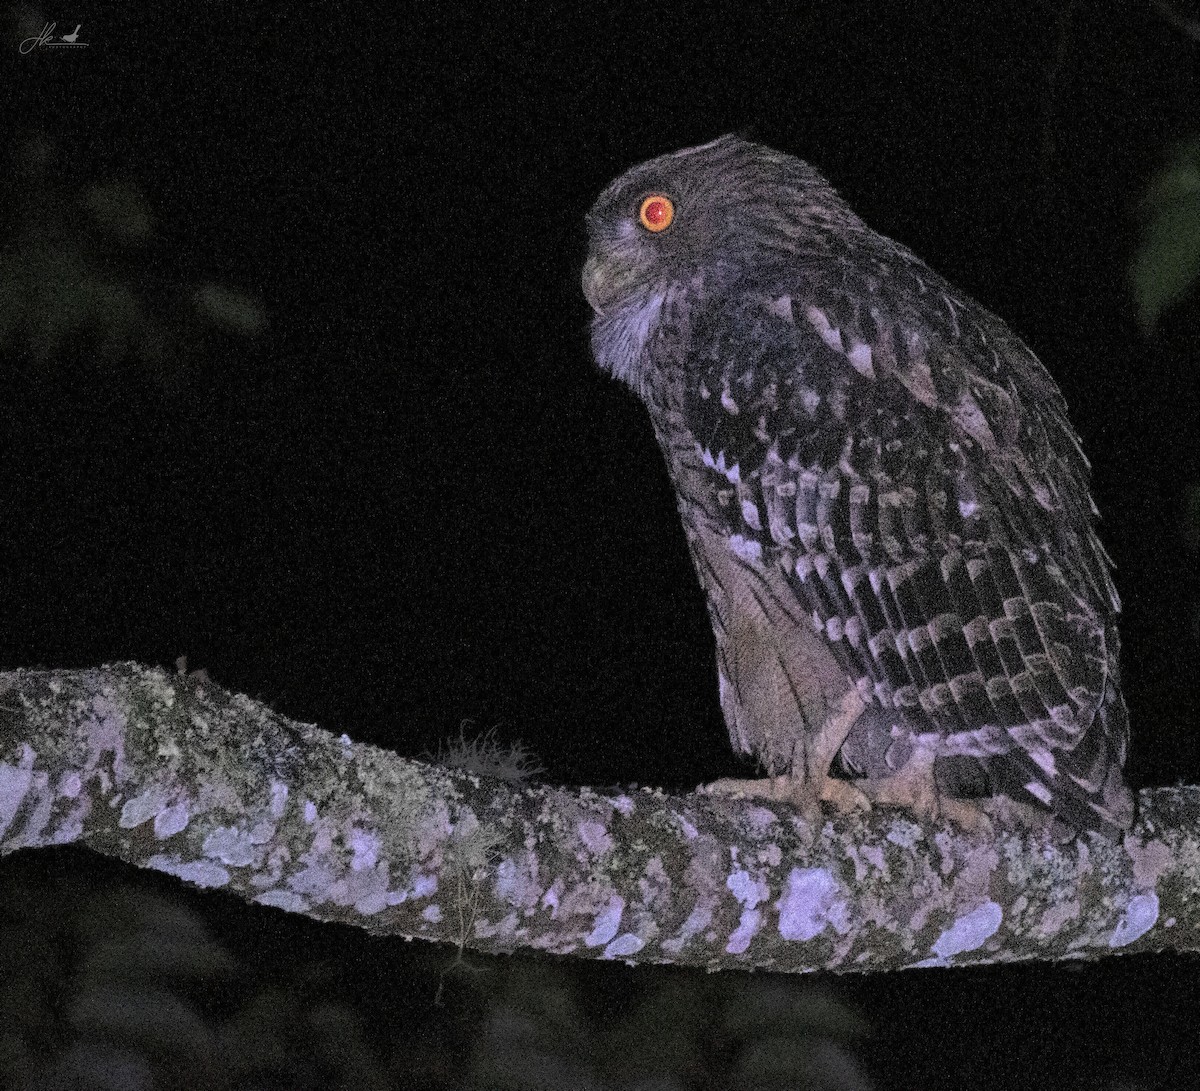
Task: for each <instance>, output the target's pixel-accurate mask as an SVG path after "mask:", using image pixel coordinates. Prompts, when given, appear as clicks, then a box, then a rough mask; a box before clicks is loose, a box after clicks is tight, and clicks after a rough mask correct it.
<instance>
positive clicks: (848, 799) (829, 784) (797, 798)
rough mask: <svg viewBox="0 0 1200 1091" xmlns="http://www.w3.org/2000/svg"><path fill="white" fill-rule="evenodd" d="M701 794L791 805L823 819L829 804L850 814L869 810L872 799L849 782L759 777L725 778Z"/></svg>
mask: <svg viewBox="0 0 1200 1091" xmlns="http://www.w3.org/2000/svg"><path fill="white" fill-rule="evenodd" d="M697 791H699V792H700V794H701V795H710V796H718V795H719V796H734V797H740V798H742V799H766V800H770V801H771V802H774V803H790V804H791V805H792V806H793V807H798V808H799V809H800V811H801V812H802V813H803V814H804V816H805V817H806V818H808V819H816V818H819V817H820V810H821V804H822V803H827V804H829V805H830V807H832V809H833V810H834V811H837V812H840V813H842V814H849V813H851V812H854V811H869V810H870V809H871V800H870V798H869V797H868V796H867V794H866V793H865V792H863V791H862V790H861V789H859V788H858V787H856V786H855V785H854V784H853V783H851V782H850V781H848V780H838V779H837V778H835V777H822V778H821V783H820V784H819V785H818V784H817V782H815V781H812V780H801V779H800V778H798V777H790V776H778V777H759V778H753V779H747V780H742V779H739V778H737V777H723V778H721V779H720V780H714V781H713V782H712V783H711V784H702V785H700V787H699V788H698V789H697Z"/></svg>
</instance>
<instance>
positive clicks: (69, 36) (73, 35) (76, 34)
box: [62, 23, 83, 45]
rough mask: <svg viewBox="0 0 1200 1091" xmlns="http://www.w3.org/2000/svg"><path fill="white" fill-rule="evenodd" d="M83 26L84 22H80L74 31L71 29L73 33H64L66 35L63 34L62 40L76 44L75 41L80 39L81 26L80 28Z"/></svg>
mask: <svg viewBox="0 0 1200 1091" xmlns="http://www.w3.org/2000/svg"><path fill="white" fill-rule="evenodd" d="M82 26H83V24H82V23H79V24H78V25H77V26H76V27H75V29H74V30H73V31H71V33H70V34H64V35H63V36H62V40H63V41H64V42H66V43H67V44H68V45H74V44H75V42H76V41H77V40H78V39H79V28H80V27H82Z"/></svg>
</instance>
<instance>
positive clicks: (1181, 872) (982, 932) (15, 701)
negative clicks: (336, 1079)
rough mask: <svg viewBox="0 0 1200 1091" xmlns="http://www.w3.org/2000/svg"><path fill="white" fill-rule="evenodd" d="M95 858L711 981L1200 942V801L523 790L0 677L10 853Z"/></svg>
mask: <svg viewBox="0 0 1200 1091" xmlns="http://www.w3.org/2000/svg"><path fill="white" fill-rule="evenodd" d="M69 842H78V843H81V844H85V845H88V846H89V847H90V848H92V849H94V850H96V851H97V852H101V853H104V854H106V855H109V856H115V857H119V858H120V859H122V860H126V861H128V862H129V863H132V864H136V865H137V866H139V867H150V868H155V869H157V870H159V871H164V872H167V873H169V874H172V875H175V876H178V877H179V878H181V879H183V880H184V881H186V882H189V883H192V884H194V885H196V886H202V887H219V888H222V889H224V890H227V891H230V892H232V893H235V894H237V895H239V896H241V897H243V898H245V899H247V900H248V901H256V902H261V903H263V904H265V905H271V906H276V907H277V908H279V909H283V910H285V911H288V912H292V913H302V914H304V915H306V916H309V917H314V918H317V919H321V920H338V921H342V922H345V923H349V924H355V925H358V926H360V927H363V928H366V929H367V930H369V931H371V932H374V933H377V934H384V935H395V936H405V937H419V938H422V939H428V940H440V941H443V942H449V943H455V944H459V945H462V946H465V947H468V948H471V949H473V950H477V951H487V952H493V953H494V952H504V951H511V950H513V949H516V948H521V947H525V948H535V949H538V950H544V951H551V952H555V953H558V954H573V955H578V956H583V957H589V958H618V959H623V960H626V961H629V962H669V963H675V964H680V965H692V966H704V967H706V968H709V969H717V968H722V969H724V968H742V969H749V968H752V967H757V968H762V969H770V970H776V971H804V970H817V969H834V970H883V969H898V968H901V967H908V966H928V965H941V966H949V965H965V964H970V963H995V962H1014V961H1022V960H1038V961H1045V960H1050V959H1059V958H1094V957H1098V956H1101V955H1105V954H1111V953H1113V952H1115V951H1123V952H1131V951H1162V950H1176V951H1181V950H1192V951H1194V950H1198V949H1200V934H1198V926H1200V899H1198V898H1196V896H1195V892H1196V891H1197V890H1198V889H1200V883H1198V882H1197V873H1198V870H1200V789H1196V788H1164V789H1158V790H1155V791H1147V792H1142V793H1141V797H1140V818H1139V822H1138V826H1137V828H1136V830H1135V831H1134V832H1133V834H1131V835H1130V836H1129V837H1127V838H1126V839H1125V841H1124V844H1121V845H1118V844H1114V843H1111V842H1108V841H1105V840H1104V839H1102V838H1099V837H1096V836H1089V837H1088V838H1085V839H1082V840H1080V841H1075V842H1070V843H1067V844H1055V843H1053V842H1052V841H1050V840H1049V839H1048V838H1045V837H1041V836H1038V835H1035V834H1033V833H1030V832H1028V831H1013V830H998V831H997V833H996V834H995V836H994V837H992V838H990V839H988V840H987V841H980V840H978V839H976V840H972V839H971V837H970V836H968V835H965V834H961V833H956V832H954V831H952V830H947V829H941V828H938V827H933V826H930V827H927V828H923V827H921V826H920V825H918V824H916V823H914V822H913V821H912V820H911V819H909V818H908V817H905V816H901V815H900V814H898V813H896V812H891V813H889V812H887V811H884V810H881V809H879V808H877V809H876V810H875V811H874V812H873V813H872V814H870V815H867V816H861V817H838V818H836V819H831V820H829V821H826V822H824V823H823V825H822V827H821V828H820V829H819V830H814V829H812V828H811V827H810V826H809V824H808V823H806V822H805V821H804V820H803V819H802V818H801V817H800V816H799V815H798V814H796V813H795V812H794V811H792V810H790V809H789V808H788V807H786V806H783V805H778V806H766V805H763V804H761V803H756V802H748V801H742V800H729V799H720V798H709V797H705V796H695V795H690V796H685V797H682V798H677V797H671V796H667V795H664V794H662V793H661V792H658V791H654V790H647V789H631V790H629V791H621V790H612V791H598V790H595V789H591V788H569V789H568V788H555V787H549V786H542V785H536V786H533V785H520V784H518V785H512V784H506V783H503V782H500V781H495V780H485V779H482V778H480V777H476V776H472V775H470V774H468V773H463V772H457V771H454V770H450V769H446V768H442V767H439V766H436V765H431V764H428V763H426V762H421V761H413V760H410V759H406V758H401V757H398V756H397V755H395V754H392V753H388V752H386V751H383V750H379V749H377V748H375V747H371V746H365V745H360V744H356V743H352V742H351V741H350V740H349V739H348V738H346V737H345V736H342V737H341V738H335V737H334V736H333V735H331V734H329V733H328V732H326V731H322V730H320V729H319V728H316V727H314V726H312V725H309V724H297V723H293V722H291V721H289V720H286V719H285V718H284V717H282V716H280V715H278V714H277V713H275V712H273V711H271V710H270V709H268V708H266V707H264V706H263V705H261V704H259V703H257V702H255V701H253V700H251V699H250V698H248V697H245V696H241V695H234V694H230V693H228V692H226V691H225V690H222V689H221V688H220V687H218V686H216V685H213V684H212V683H210V682H208V681H207V680H197V679H195V678H191V677H184V676H183V675H172V674H168V673H167V672H165V671H162V670H150V669H147V668H144V667H140V666H138V665H137V664H132V663H121V664H115V665H111V666H107V667H101V668H98V669H91V670H79V671H67V670H62V671H31V670H20V671H13V672H7V673H0V855H2V854H5V853H10V852H14V851H16V850H18V849H28V848H37V847H42V846H48V845H60V844H65V843H69Z"/></svg>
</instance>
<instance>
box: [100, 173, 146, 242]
mask: <svg viewBox="0 0 1200 1091" xmlns="http://www.w3.org/2000/svg"><path fill="white" fill-rule="evenodd" d="M84 204H85V205H86V206H87V208H88V211H89V212H91V214H92V218H93V219H94V220H95V221H96V223H97V224H99V225H100V226H101V227H102V228H104V230H105V231H109V232H111V233H112V234H113V235H115V236H116V237H117V238H118V239H120V240H121V241H122V242H126V243H129V244H130V245H133V246H137V245H139V244H140V243H144V242H146V241H147V240H148V239H149V238H150V232H151V231H152V230H153V228H154V217H153V215H152V214H151V212H150V206H149V204H147V202H146V199H145V198H144V197H143V196H142V195H141V194H140V193H139V192H138V191H137V190H136V189H134V188H133V187H132V186H128V185H125V184H124V183H122V182H109V183H107V184H106V185H101V186H94V187H93V188H92V189H90V190H88V192H87V195H86V196H85V197H84Z"/></svg>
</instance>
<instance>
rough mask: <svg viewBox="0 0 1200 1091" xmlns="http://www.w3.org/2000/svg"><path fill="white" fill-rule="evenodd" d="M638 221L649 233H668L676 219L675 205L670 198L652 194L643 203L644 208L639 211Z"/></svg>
mask: <svg viewBox="0 0 1200 1091" xmlns="http://www.w3.org/2000/svg"><path fill="white" fill-rule="evenodd" d="M638 219H639V220H641V222H642V226H643V227H644V228H645V229H646V230H647V231H653V232H654V233H655V234H658V232H660V231H666V229H667V228H668V227H670V226H671V221H672V220H673V219H675V205H674V204H673V203H672V202H671V198H670V197H664V196H663V195H662V194H661V193H652V194H650V196H649V197H647V198H646V199H645V200H644V201H643V202H642V207H641V208H640V209H639V210H638Z"/></svg>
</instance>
